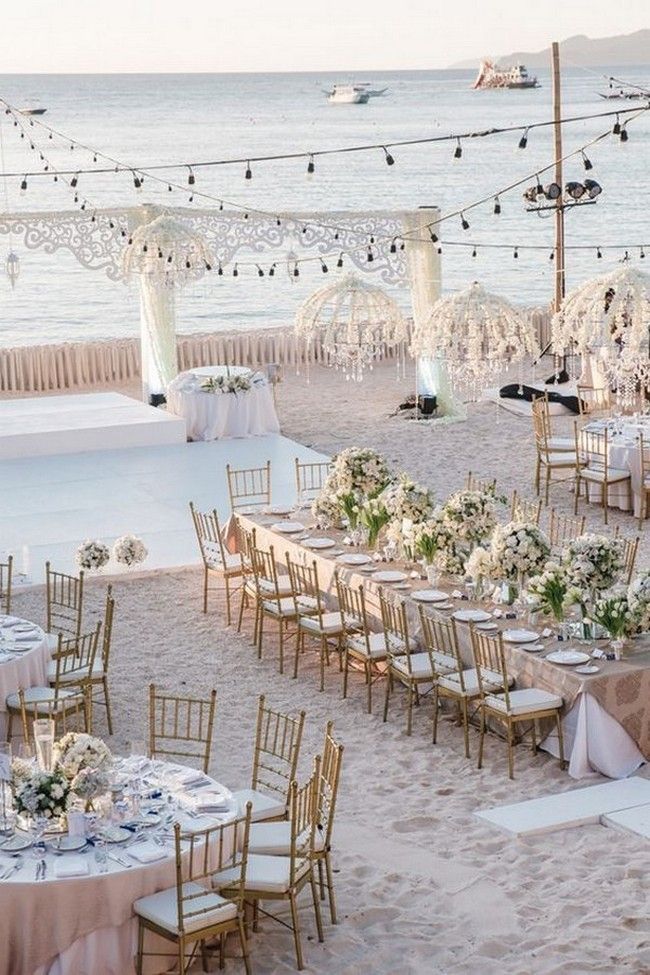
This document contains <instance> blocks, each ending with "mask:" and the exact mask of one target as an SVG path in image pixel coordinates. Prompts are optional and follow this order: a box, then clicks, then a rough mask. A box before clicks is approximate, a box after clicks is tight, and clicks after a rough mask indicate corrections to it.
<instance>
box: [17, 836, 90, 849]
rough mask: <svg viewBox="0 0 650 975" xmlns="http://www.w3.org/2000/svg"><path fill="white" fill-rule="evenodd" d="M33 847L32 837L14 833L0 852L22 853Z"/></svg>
mask: <svg viewBox="0 0 650 975" xmlns="http://www.w3.org/2000/svg"><path fill="white" fill-rule="evenodd" d="M84 842H85V840H84ZM31 845H32V838H31V836H28V835H27V834H26V833H14V835H13V836H10V837H9V839H6V840H3V841H2V842H1V843H0V850H2V852H3V853H20V851H21V850H26V849H28V848H29V847H30V846H31Z"/></svg>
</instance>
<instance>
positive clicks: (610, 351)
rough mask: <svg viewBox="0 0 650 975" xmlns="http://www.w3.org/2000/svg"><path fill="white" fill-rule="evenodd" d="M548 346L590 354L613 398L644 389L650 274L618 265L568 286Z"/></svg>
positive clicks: (648, 384)
mask: <svg viewBox="0 0 650 975" xmlns="http://www.w3.org/2000/svg"><path fill="white" fill-rule="evenodd" d="M551 324H552V340H553V349H554V351H555V352H556V353H558V354H563V353H564V352H565V351H566V350H567V349H572V350H574V351H575V352H577V353H579V354H580V355H582V356H590V355H592V356H595V357H596V358H597V360H598V361H599V362H600V364H601V366H602V368H603V371H604V373H605V375H606V377H607V379H608V380H609V382H611V384H612V385H613V386H614V387H615V388H616V390H617V396H618V399H619V402H620V403H621V405H623V406H630V405H632V404H633V403H634V401H635V399H636V394H637V391H638V390H639V389H641V390H645V391H650V275H648V274H643V273H641V272H640V271H637V270H635V269H634V268H632V267H622V268H619V269H618V270H616V271H614V272H613V273H611V274H607V275H604V276H603V277H600V278H595V279H593V280H591V281H587V282H586V283H585V284H582V285H580V287H579V288H576V289H574V290H573V291H572V292H571V293H570V294H569V295H567V297H566V298H565V299H564V301H563V302H562V307H561V308H560V310H559V311H558V312H557V313H556V315H554V317H553V321H552V323H551Z"/></svg>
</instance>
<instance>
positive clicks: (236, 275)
mask: <svg viewBox="0 0 650 975" xmlns="http://www.w3.org/2000/svg"><path fill="white" fill-rule="evenodd" d="M232 276H233V278H237V277H239V268H238V267H237V265H236V264H235V266H234V268H233V269H232Z"/></svg>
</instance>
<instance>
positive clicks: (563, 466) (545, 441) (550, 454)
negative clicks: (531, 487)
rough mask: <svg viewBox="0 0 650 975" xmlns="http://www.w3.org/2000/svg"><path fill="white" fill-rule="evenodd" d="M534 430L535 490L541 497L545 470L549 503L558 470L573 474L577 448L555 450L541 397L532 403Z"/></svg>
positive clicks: (545, 484)
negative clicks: (542, 477)
mask: <svg viewBox="0 0 650 975" xmlns="http://www.w3.org/2000/svg"><path fill="white" fill-rule="evenodd" d="M531 407H532V416H533V431H534V434H535V449H536V452H537V460H536V463H535V492H536V494H537V496H538V497H539V494H540V490H541V476H542V470H543V471H544V503H545V504H548V496H549V491H550V488H551V482H552V480H553V474H554V473H555V472H556V471H559V472H560V473H562V472H565V473H566V474H572V473H573V472H574V471H575V469H576V455H575V450H573V451H569V450H554V449H553V447H552V446H551V440H550V437H549V434H548V425H547V421H546V408H545V404H544V400H543V399H542V398H541V397H539V398H538V399H535V400H533V402H532V404H531Z"/></svg>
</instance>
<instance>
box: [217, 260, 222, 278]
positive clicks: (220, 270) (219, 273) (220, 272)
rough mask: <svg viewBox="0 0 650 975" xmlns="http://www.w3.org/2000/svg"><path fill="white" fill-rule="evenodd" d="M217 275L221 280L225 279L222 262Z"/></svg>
mask: <svg viewBox="0 0 650 975" xmlns="http://www.w3.org/2000/svg"><path fill="white" fill-rule="evenodd" d="M217 274H218V275H219V277H220V278H222V277H223V267H222V265H221V261H219V267H218V268H217Z"/></svg>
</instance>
